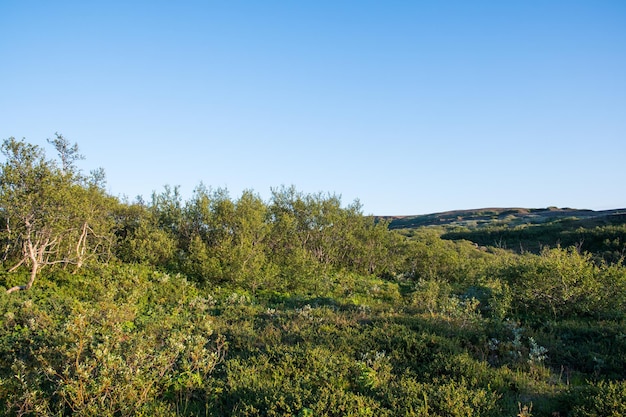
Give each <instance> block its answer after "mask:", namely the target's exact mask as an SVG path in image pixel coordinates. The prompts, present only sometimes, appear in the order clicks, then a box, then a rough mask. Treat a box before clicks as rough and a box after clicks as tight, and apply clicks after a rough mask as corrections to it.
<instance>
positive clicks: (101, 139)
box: [0, 0, 626, 215]
mask: <svg viewBox="0 0 626 417" xmlns="http://www.w3.org/2000/svg"><path fill="white" fill-rule="evenodd" d="M0 57H1V65H0V139H6V138H8V137H10V136H14V137H16V138H22V137H25V138H26V139H27V141H29V142H31V143H36V144H39V145H42V146H46V147H48V145H47V143H46V138H51V137H53V136H54V133H55V132H59V133H62V134H63V135H64V136H65V137H66V138H68V139H69V140H70V141H72V142H78V144H79V146H80V148H81V150H82V153H83V154H85V156H86V157H87V159H86V160H85V161H84V163H82V165H83V166H84V169H85V170H86V171H89V170H90V169H93V168H96V167H100V166H101V167H103V168H104V169H105V171H106V173H107V179H108V190H109V192H110V193H111V194H113V195H120V196H121V195H126V196H128V197H129V198H130V199H131V200H132V199H134V197H135V196H137V195H143V196H144V197H146V198H149V196H150V194H151V193H152V191H153V190H156V191H160V190H162V189H163V186H164V185H166V184H169V185H173V186H174V185H179V186H180V187H181V191H182V193H183V195H184V196H185V197H186V198H187V197H188V196H190V195H191V193H192V191H193V189H194V188H195V187H196V186H197V185H198V184H200V182H201V181H202V182H203V183H204V184H205V185H207V186H209V187H213V188H217V187H227V188H228V189H229V190H230V193H231V196H233V197H234V198H237V197H238V196H239V195H240V193H241V192H242V191H243V190H244V189H252V190H254V191H256V192H257V193H258V194H260V195H261V196H262V197H263V198H269V195H270V189H271V188H272V187H279V186H281V185H294V186H295V187H296V188H297V189H299V190H300V191H303V192H306V193H314V192H330V193H336V194H340V195H341V196H342V201H343V202H344V203H345V204H348V203H350V202H352V201H353V200H354V199H357V198H358V199H359V200H360V201H361V203H362V204H363V206H364V212H365V213H367V214H379V215H401V214H421V213H431V212H438V211H445V210H452V209H464V208H479V207H493V206H498V207H511V206H516V207H547V206H550V205H554V206H559V207H575V208H590V209H608V208H622V207H626V192H625V191H626V166H625V165H626V164H625V160H626V1H623V0H615V1H609V0H585V1H577V0H566V1H551V0H537V1H535V0H525V1H495V0H494V1H467V0H459V1H447V0H442V1H435V0H429V1H418V0H415V1H395V0H388V1H367V0H359V1H348V0H346V1H341V0H340V1H336V0H333V1H331V0H328V1H326V0H315V1H287V0H285V1H237V0H233V1H209V0H205V1H184V0H183V1H155V0H152V1H112V0H108V1H63V0H58V1H30V0H2V1H0ZM48 152H49V155H50V156H52V151H51V150H49V151H48Z"/></svg>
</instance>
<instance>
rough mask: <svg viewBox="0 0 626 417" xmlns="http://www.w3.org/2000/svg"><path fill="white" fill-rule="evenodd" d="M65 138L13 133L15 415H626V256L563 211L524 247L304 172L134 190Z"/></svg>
mask: <svg viewBox="0 0 626 417" xmlns="http://www.w3.org/2000/svg"><path fill="white" fill-rule="evenodd" d="M51 143H52V144H53V146H54V147H55V148H56V150H57V151H58V152H59V157H60V158H59V159H60V163H59V162H56V161H55V160H50V159H48V158H46V156H45V154H44V153H43V150H42V149H41V148H39V147H37V146H34V145H30V144H28V143H26V142H24V141H16V140H14V139H12V138H11V139H8V140H6V141H5V142H4V146H3V151H4V155H5V157H6V161H5V162H4V164H2V165H1V166H0V169H1V172H0V220H1V221H2V223H1V224H2V225H3V228H2V231H1V234H0V242H1V243H2V253H3V259H2V265H3V268H2V270H1V271H0V286H2V287H3V289H2V290H1V291H0V358H1V359H2V360H1V361H0V415H1V416H35V415H37V416H39V415H44V416H48V415H50V416H63V415H68V416H69V415H78V416H135V415H145V416H174V415H182V416H299V417H304V416H307V417H312V416H459V417H460V416H494V417H495V416H511V417H514V416H522V417H523V416H531V415H532V416H561V417H565V416H577V417H591V416H618V415H624V413H626V410H625V409H624V404H626V380H625V371H624V369H626V326H625V324H626V267H625V266H624V265H623V262H622V259H621V257H615V256H606V253H605V252H606V251H605V247H595V246H590V249H589V250H584V249H583V248H584V247H581V245H564V244H563V243H564V240H563V239H562V235H561V234H560V233H561V232H558V233H556V232H555V230H556V229H553V228H554V227H555V226H554V222H547V223H546V224H543V226H542V225H538V224H535V225H530V224H528V225H523V224H518V225H517V226H515V227H519V228H521V229H520V230H526V229H528V230H531V229H532V231H533V233H536V236H541V237H542V239H547V238H546V236H547V237H550V236H552V237H557V238H556V239H553V240H552V241H548V240H542V241H541V242H540V243H541V245H540V246H541V248H539V245H537V247H538V249H537V250H536V251H530V250H525V251H521V252H514V251H510V250H507V249H506V247H508V245H495V244H493V243H491V244H490V243H489V242H487V241H484V242H483V241H481V242H480V243H479V242H476V240H472V239H470V238H469V237H470V236H477V235H472V233H474V232H481V233H482V232H484V230H479V227H478V226H476V227H474V226H468V225H465V226H463V227H465V229H463V230H460V229H458V227H459V226H458V225H455V226H454V227H457V230H456V232H454V233H460V234H459V235H458V236H453V235H452V231H451V230H447V231H446V230H445V229H443V228H441V227H436V228H432V227H428V226H420V227H411V228H410V229H406V228H405V229H404V230H390V228H389V222H387V221H380V219H375V218H373V217H370V216H365V215H363V214H362V211H361V207H360V205H359V204H358V203H357V202H355V203H353V204H351V205H348V206H343V205H342V204H341V200H340V198H339V197H337V196H335V195H325V194H314V195H306V194H303V193H301V192H298V191H297V190H296V189H295V188H293V187H282V188H277V189H274V190H273V191H272V197H271V198H270V200H269V201H263V200H262V199H261V198H260V197H259V196H258V195H256V194H255V193H254V192H252V191H246V192H244V193H242V195H241V196H239V197H238V198H232V197H231V196H230V195H229V194H228V192H227V190H224V189H217V190H212V189H209V188H207V187H205V186H204V185H202V184H201V185H199V186H198V188H197V189H196V190H195V192H194V194H193V196H192V197H191V198H190V199H189V201H183V199H182V198H181V196H180V193H179V192H178V189H177V188H175V187H165V188H164V190H163V191H162V192H160V193H154V194H153V196H152V198H151V201H150V202H148V203H147V202H143V201H136V202H133V203H130V202H127V201H120V200H118V199H116V198H113V197H110V196H108V195H107V194H106V192H105V191H104V178H103V176H102V170H98V171H95V172H94V173H93V174H92V175H91V176H84V175H82V174H81V173H80V172H79V171H78V170H77V169H76V168H75V165H74V161H75V160H76V159H77V158H78V157H80V155H79V154H78V148H77V147H76V146H75V145H74V146H70V144H69V143H68V142H67V141H66V140H65V139H64V138H63V137H62V136H60V135H58V136H57V137H56V139H55V140H53V141H51ZM509 215H512V214H510V213H509ZM555 221H556V220H555ZM405 226H406V225H405ZM578 226H580V225H578ZM481 227H483V228H484V227H502V226H493V225H491V226H484V225H483V226H481ZM542 227H544V229H543V230H544V231H545V235H542V234H541V233H540V231H541V230H542ZM580 227H582V228H583V230H581V233H589V236H591V235H593V236H597V238H598V241H600V240H602V239H603V238H604V239H605V240H606V239H608V240H613V241H614V240H615V239H618V238H619V239H623V237H621V236H617V237H616V235H613V234H611V232H610V231H611V230H613V229H615V230H616V231H617V232H616V233H620V232H619V230H623V229H622V228H623V227H624V225H623V224H617V223H616V224H612V225H601V226H598V225H597V224H594V225H593V226H590V227H588V228H585V227H584V226H580ZM611 228H613V229H611ZM526 238H528V239H529V240H532V238H531V237H530V235H527V236H526ZM589 240H591V239H590V238H586V241H589ZM622 241H623V240H620V242H622ZM475 242H476V243H479V245H476V244H475ZM481 246H484V247H481ZM596 249H597V250H596ZM619 250H622V249H619Z"/></svg>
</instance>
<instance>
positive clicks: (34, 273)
mask: <svg viewBox="0 0 626 417" xmlns="http://www.w3.org/2000/svg"><path fill="white" fill-rule="evenodd" d="M38 269H39V265H38V264H37V263H33V267H32V268H31V270H30V279H29V280H28V283H27V284H26V285H16V286H15V287H11V288H9V289H8V290H7V294H11V293H12V292H15V291H26V290H28V289H30V287H32V286H33V283H34V282H35V278H36V277H37V270H38Z"/></svg>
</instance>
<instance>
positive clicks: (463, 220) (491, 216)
mask: <svg viewBox="0 0 626 417" xmlns="http://www.w3.org/2000/svg"><path fill="white" fill-rule="evenodd" d="M379 218H380V219H384V220H387V221H389V222H390V223H389V228H390V229H410V228H417V227H423V226H446V227H447V228H451V227H466V228H477V227H487V226H508V227H514V226H519V225H524V224H543V225H545V224H549V223H554V222H570V223H577V222H578V223H579V226H581V227H590V226H595V225H606V224H622V223H626V208H622V209H612V210H600V211H595V210H588V209H573V208H569V207H565V208H558V207H547V208H519V207H514V208H510V207H509V208H494V207H492V208H480V209H468V210H452V211H445V212H441V213H432V214H422V215H414V216H380V217H379Z"/></svg>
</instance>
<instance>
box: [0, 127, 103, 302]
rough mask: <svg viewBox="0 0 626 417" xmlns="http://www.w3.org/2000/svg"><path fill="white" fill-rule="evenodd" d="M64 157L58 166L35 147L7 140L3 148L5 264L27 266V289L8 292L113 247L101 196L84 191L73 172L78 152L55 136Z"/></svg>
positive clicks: (0, 182) (0, 202) (0, 186)
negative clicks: (43, 273)
mask: <svg viewBox="0 0 626 417" xmlns="http://www.w3.org/2000/svg"><path fill="white" fill-rule="evenodd" d="M56 140H57V142H56V145H57V146H58V149H61V151H60V152H61V153H63V152H64V156H62V157H63V158H64V161H63V164H64V165H63V167H62V168H59V167H58V166H57V164H56V163H55V162H54V161H52V160H48V159H46V157H45V153H44V151H43V150H42V149H41V148H39V147H38V146H36V145H32V144H29V143H26V142H25V141H24V140H22V141H18V140H15V138H9V139H7V140H5V141H4V142H3V144H2V148H1V149H2V153H3V154H4V156H5V157H6V161H5V162H4V163H3V164H2V165H0V210H1V214H2V218H3V223H4V229H3V230H2V237H3V244H4V245H5V250H4V253H5V256H4V258H5V261H13V266H12V267H11V268H10V269H9V271H14V270H16V269H18V268H19V267H20V266H22V265H28V266H29V267H30V277H29V280H28V282H27V283H26V284H24V285H17V286H14V287H12V288H9V289H8V290H7V292H8V293H11V292H14V291H19V290H27V289H29V288H30V287H31V286H32V285H33V283H34V281H35V279H36V276H37V273H38V272H39V271H40V270H41V268H43V267H45V266H50V265H64V266H67V265H75V267H76V268H80V267H81V266H82V265H83V264H84V263H85V262H86V261H87V260H88V259H89V258H91V257H94V256H99V255H102V254H107V253H110V245H111V243H112V239H111V236H112V235H111V233H110V226H111V224H110V223H108V220H109V219H110V217H109V216H108V215H107V205H108V204H111V203H112V200H111V199H110V198H108V197H107V196H106V195H105V193H104V191H103V190H102V189H100V188H98V187H97V186H95V185H94V186H89V185H87V183H86V182H85V179H84V178H82V177H81V176H80V175H79V174H78V173H77V172H76V171H74V168H73V162H74V161H75V160H76V151H77V147H76V145H74V146H73V147H70V148H69V149H70V150H69V151H68V150H67V149H65V148H67V142H65V141H64V139H63V138H62V136H60V135H57V139H56Z"/></svg>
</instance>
